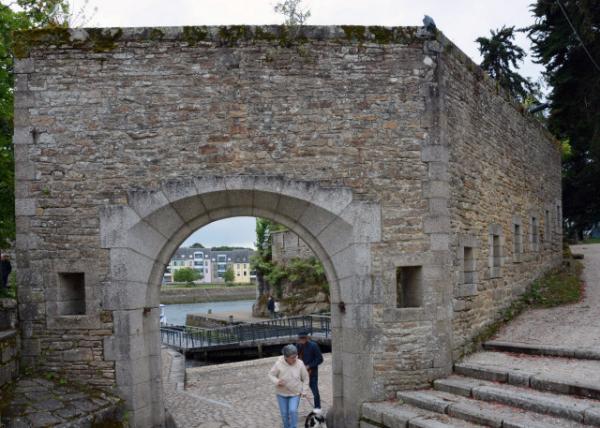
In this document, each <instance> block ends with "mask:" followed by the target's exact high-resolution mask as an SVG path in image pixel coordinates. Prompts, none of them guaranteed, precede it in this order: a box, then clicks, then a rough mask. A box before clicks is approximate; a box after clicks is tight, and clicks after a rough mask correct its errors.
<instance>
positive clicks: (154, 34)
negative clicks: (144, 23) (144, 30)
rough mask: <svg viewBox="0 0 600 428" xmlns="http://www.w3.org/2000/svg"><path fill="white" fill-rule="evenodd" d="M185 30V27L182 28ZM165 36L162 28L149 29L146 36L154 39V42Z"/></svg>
mask: <svg viewBox="0 0 600 428" xmlns="http://www.w3.org/2000/svg"><path fill="white" fill-rule="evenodd" d="M184 31H185V29H184ZM164 37H165V32H164V31H163V30H161V29H160V28H153V29H151V30H150V33H149V34H148V38H149V39H150V40H153V41H156V42H160V41H161V40H162V39H164Z"/></svg>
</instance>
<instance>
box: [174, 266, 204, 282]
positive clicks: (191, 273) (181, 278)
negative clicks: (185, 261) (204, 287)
mask: <svg viewBox="0 0 600 428" xmlns="http://www.w3.org/2000/svg"><path fill="white" fill-rule="evenodd" d="M198 279H202V274H200V272H198V271H197V270H196V269H192V268H189V267H185V268H181V269H177V270H176V271H175V273H173V280H174V281H175V282H187V283H193V282H194V281H196V280H198Z"/></svg>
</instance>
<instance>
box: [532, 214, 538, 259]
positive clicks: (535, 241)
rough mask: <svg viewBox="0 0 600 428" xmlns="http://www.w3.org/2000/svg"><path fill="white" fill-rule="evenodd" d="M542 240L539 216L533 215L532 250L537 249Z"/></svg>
mask: <svg viewBox="0 0 600 428" xmlns="http://www.w3.org/2000/svg"><path fill="white" fill-rule="evenodd" d="M539 242H540V237H539V226H538V220H537V217H531V251H537V250H538V248H539V247H538V246H539Z"/></svg>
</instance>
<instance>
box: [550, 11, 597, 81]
mask: <svg viewBox="0 0 600 428" xmlns="http://www.w3.org/2000/svg"><path fill="white" fill-rule="evenodd" d="M556 3H557V4H558V7H559V8H560V10H561V12H562V13H563V15H564V16H565V19H566V20H567V22H568V23H569V26H570V27H571V30H573V33H574V34H575V37H577V40H579V43H580V44H581V47H582V48H583V50H584V51H585V53H586V54H587V56H588V57H589V58H590V61H592V64H594V66H595V67H596V69H597V70H598V71H600V65H598V63H597V62H596V60H595V59H594V57H593V56H592V54H591V53H590V51H588V48H587V47H586V46H585V43H583V40H582V39H581V37H579V33H578V32H577V30H576V29H575V26H574V25H573V23H572V22H571V20H570V19H569V15H567V11H566V10H565V8H564V6H563V5H562V3H561V2H560V0H556Z"/></svg>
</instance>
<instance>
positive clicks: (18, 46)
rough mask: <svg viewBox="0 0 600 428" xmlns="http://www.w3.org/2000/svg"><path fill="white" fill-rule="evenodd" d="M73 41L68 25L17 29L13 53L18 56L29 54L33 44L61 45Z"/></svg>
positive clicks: (23, 56) (24, 56) (22, 56)
mask: <svg viewBox="0 0 600 428" xmlns="http://www.w3.org/2000/svg"><path fill="white" fill-rule="evenodd" d="M70 41H71V36H70V34H69V29H68V28H66V27H45V28H35V29H31V30H23V31H16V32H15V34H14V43H13V53H14V55H15V57H16V58H26V57H28V56H29V53H30V51H31V48H32V47H33V46H61V45H64V44H68V43H70Z"/></svg>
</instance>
